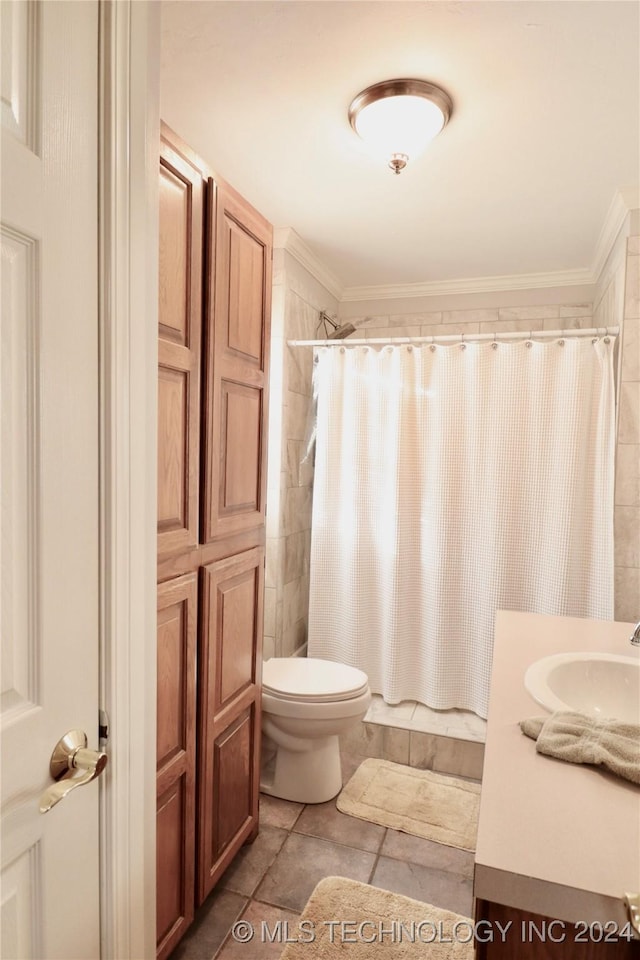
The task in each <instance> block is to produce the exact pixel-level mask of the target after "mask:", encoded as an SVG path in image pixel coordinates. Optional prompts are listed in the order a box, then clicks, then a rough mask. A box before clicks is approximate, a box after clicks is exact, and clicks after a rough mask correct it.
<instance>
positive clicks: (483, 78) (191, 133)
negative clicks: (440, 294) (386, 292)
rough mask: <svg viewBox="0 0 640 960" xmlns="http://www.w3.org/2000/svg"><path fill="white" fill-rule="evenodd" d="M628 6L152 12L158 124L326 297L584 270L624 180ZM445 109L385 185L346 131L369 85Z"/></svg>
mask: <svg viewBox="0 0 640 960" xmlns="http://www.w3.org/2000/svg"><path fill="white" fill-rule="evenodd" d="M639 11H640V6H639V5H638V4H637V3H635V2H610V0H604V2H592V0H589V2H580V0H579V2H567V0H552V2H537V3H529V2H510V0H508V2H476V0H463V2H446V0H438V2H420V0H417V2H408V3H406V2H401V0H393V2H384V0H380V2H348V0H340V2H330V0H312V2H297V0H289V2H277V3H274V2H271V0H260V2H252V0H248V2H242V0H232V2H222V0H214V2H206V0H204V2H203V0H200V2H189V0H178V2H163V3H162V73H161V78H162V96H161V103H162V107H161V110H162V117H163V119H164V120H166V121H167V123H169V125H170V126H171V127H173V128H174V129H175V130H176V131H177V132H178V133H179V134H180V135H181V136H182V137H183V138H184V139H185V140H187V142H189V143H190V144H191V146H192V147H193V148H194V149H195V150H196V151H197V152H198V153H200V154H201V155H202V156H203V157H204V158H205V159H206V160H207V162H208V163H209V164H210V165H211V166H212V167H213V168H214V169H215V170H216V172H217V173H218V174H219V175H220V176H222V177H224V178H225V179H226V180H228V181H229V182H230V183H231V184H232V185H233V186H235V187H236V188H237V189H238V190H239V191H240V193H242V194H243V195H244V196H245V197H246V198H247V199H248V200H249V201H250V202H251V203H253V204H254V206H256V207H257V208H258V209H259V210H260V211H261V213H263V214H264V215H265V216H266V217H267V218H268V219H269V220H270V221H271V222H272V223H273V224H274V226H276V227H284V226H288V227H293V228H294V230H295V231H296V232H297V233H298V234H299V235H300V236H301V237H302V239H303V240H304V241H306V243H307V244H308V245H309V247H310V248H311V250H312V251H313V252H314V253H315V254H316V255H317V256H318V257H319V258H320V260H321V261H322V262H323V263H324V264H325V265H326V266H327V267H328V268H329V269H330V270H332V271H333V273H334V274H335V275H336V276H337V277H338V278H339V280H340V281H341V283H342V284H344V285H345V286H348V287H349V286H361V285H373V284H405V283H421V282H427V281H445V280H454V279H459V278H470V277H488V276H503V275H512V274H527V273H546V272H550V271H566V270H577V269H580V268H589V267H591V265H592V262H593V258H594V254H595V250H596V245H597V242H598V237H599V233H600V230H601V228H602V225H603V222H604V219H605V216H606V214H607V210H608V208H609V205H610V203H611V201H612V198H613V196H614V193H615V191H616V190H617V189H618V188H627V187H637V186H638V181H639V169H640V152H639V151H640V147H639V143H640V132H639V121H640V45H639ZM402 76H406V77H420V78H423V79H426V80H431V81H433V82H435V83H437V84H439V85H441V86H443V87H444V88H445V89H446V90H447V91H448V92H449V94H450V95H451V97H452V98H453V102H454V112H453V115H452V118H451V120H450V122H449V125H448V126H447V127H446V129H445V130H444V131H443V132H442V133H441V134H440V136H439V137H438V138H437V139H436V140H435V141H434V142H433V143H432V144H431V146H430V147H429V148H428V150H427V151H426V152H425V153H424V154H423V155H422V156H421V157H420V158H418V159H417V160H415V161H414V162H413V163H412V164H410V166H409V167H408V168H407V170H406V171H405V172H404V173H402V174H401V175H400V176H394V175H393V174H392V173H391V171H390V170H388V169H387V168H386V167H385V166H384V165H379V164H378V163H377V162H375V161H374V160H373V159H371V158H370V157H369V156H368V155H366V154H365V153H364V152H363V149H362V146H361V143H360V141H359V140H358V138H357V137H356V135H355V134H354V133H353V131H352V130H351V128H350V126H349V123H348V120H347V109H348V106H349V103H350V101H351V99H352V98H353V96H354V95H355V94H356V93H358V92H359V91H360V90H361V89H363V88H364V87H366V86H368V85H369V84H371V83H374V82H376V81H379V80H384V79H388V78H392V77H402Z"/></svg>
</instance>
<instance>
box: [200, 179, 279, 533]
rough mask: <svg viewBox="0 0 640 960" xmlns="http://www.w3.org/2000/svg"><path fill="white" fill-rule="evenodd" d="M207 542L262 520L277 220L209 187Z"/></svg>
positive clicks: (220, 189) (232, 194) (228, 192)
mask: <svg viewBox="0 0 640 960" xmlns="http://www.w3.org/2000/svg"><path fill="white" fill-rule="evenodd" d="M209 198H210V200H209V205H208V218H209V224H210V228H209V232H210V235H211V236H215V250H212V251H210V252H209V265H208V270H209V276H210V278H213V279H214V282H213V283H210V284H209V291H208V299H207V304H206V323H205V331H206V394H205V395H206V406H205V416H204V441H205V470H204V506H203V542H205V543H208V542H210V541H211V540H214V539H220V538H221V537H228V536H231V535H233V534H236V533H239V532H241V531H243V530H248V529H251V528H255V527H259V526H261V525H263V524H264V504H265V494H266V470H265V458H266V431H267V402H266V400H267V398H266V386H267V384H266V370H267V364H268V352H269V331H270V312H271V255H272V252H271V251H272V241H271V237H272V230H271V226H270V225H269V224H268V223H267V222H266V221H265V220H263V219H262V217H260V216H259V215H258V214H257V213H256V212H255V211H254V210H253V208H252V207H250V206H249V205H248V204H247V203H246V202H245V201H243V200H242V198H240V197H238V195H237V194H236V193H235V192H234V191H232V190H231V189H230V188H228V187H221V186H218V187H217V192H216V187H215V185H214V184H213V182H212V181H210V186H209Z"/></svg>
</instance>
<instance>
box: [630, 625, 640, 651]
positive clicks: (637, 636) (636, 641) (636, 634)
mask: <svg viewBox="0 0 640 960" xmlns="http://www.w3.org/2000/svg"><path fill="white" fill-rule="evenodd" d="M629 643H632V644H633V645H634V647H640V623H636V628H635V630H634V631H633V633H632V634H631V636H630V637H629Z"/></svg>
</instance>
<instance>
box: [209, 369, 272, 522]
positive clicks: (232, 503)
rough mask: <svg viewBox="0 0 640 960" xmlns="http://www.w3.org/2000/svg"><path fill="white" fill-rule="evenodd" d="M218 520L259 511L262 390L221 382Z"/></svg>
mask: <svg viewBox="0 0 640 960" xmlns="http://www.w3.org/2000/svg"><path fill="white" fill-rule="evenodd" d="M221 399H222V404H221V416H222V418H223V424H222V429H221V431H220V436H221V440H222V448H221V450H220V461H221V462H220V474H221V480H222V482H221V484H220V504H219V517H220V518H223V517H230V515H231V514H237V513H239V512H241V511H242V512H244V513H245V514H247V513H255V512H259V497H260V454H261V444H260V430H261V424H262V410H261V406H262V391H261V390H255V389H253V388H251V387H243V386H240V385H239V384H237V383H227V382H223V383H222V393H221Z"/></svg>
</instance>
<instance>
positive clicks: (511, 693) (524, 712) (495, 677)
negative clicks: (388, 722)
mask: <svg viewBox="0 0 640 960" xmlns="http://www.w3.org/2000/svg"><path fill="white" fill-rule="evenodd" d="M631 630H632V624H624V623H613V622H609V621H601V620H586V619H581V618H578V617H552V616H545V615H542V614H532V613H516V612H511V611H503V610H499V611H498V612H497V615H496V628H495V644H494V654H493V666H492V677H491V698H490V703H489V719H488V724H487V741H486V745H485V760H484V768H483V775H482V802H481V804H480V817H479V823H478V839H477V846H476V857H475V867H474V881H473V892H474V898H475V919H476V921H477V922H478V923H480V927H479V928H478V931H479V934H482V933H483V932H484V933H485V936H484V937H482V936H479V938H478V941H477V942H476V957H477V960H494V958H496V960H497V958H500V960H556V958H557V960H574V958H576V960H578V958H579V960H599V958H603V960H605V958H609V960H631V957H638V956H639V955H640V940H638V939H632V940H629V939H626V938H625V934H631V930H630V928H629V926H628V920H629V918H628V915H627V910H626V907H625V905H624V899H623V898H624V896H625V894H626V893H627V892H629V893H635V892H636V891H638V890H640V857H639V856H638V851H640V794H639V792H638V789H637V787H635V786H634V785H633V784H631V783H628V782H627V781H625V780H621V779H618V778H616V777H614V776H613V774H610V773H607V772H604V771H602V770H598V769H595V768H594V767H592V766H586V765H583V764H574V763H567V762H564V761H562V760H556V759H553V758H551V757H547V756H543V755H541V754H539V753H537V752H536V749H535V743H534V741H533V740H531V739H530V738H529V737H525V736H524V735H523V734H522V732H521V730H520V727H519V721H520V720H522V719H524V718H526V717H531V716H543V715H545V710H544V708H542V707H540V706H539V705H538V704H536V703H535V701H534V700H533V698H532V697H531V696H530V694H529V693H528V692H527V690H526V688H525V686H524V676H525V673H526V671H527V669H528V667H529V666H530V665H531V664H532V663H534V662H535V661H537V660H540V659H541V658H543V657H547V656H551V655H553V654H557V653H578V652H583V651H586V652H598V653H609V654H614V655H617V654H622V655H628V649H629V635H630V633H631ZM504 929H506V931H507V932H506V936H505V939H504V941H503V938H502V935H501V932H500V931H501V930H504ZM487 931H488V932H489V933H490V934H491V935H492V936H491V937H489V936H487V935H486V933H487ZM618 934H621V936H618ZM485 939H486V942H484V940H485Z"/></svg>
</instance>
